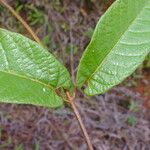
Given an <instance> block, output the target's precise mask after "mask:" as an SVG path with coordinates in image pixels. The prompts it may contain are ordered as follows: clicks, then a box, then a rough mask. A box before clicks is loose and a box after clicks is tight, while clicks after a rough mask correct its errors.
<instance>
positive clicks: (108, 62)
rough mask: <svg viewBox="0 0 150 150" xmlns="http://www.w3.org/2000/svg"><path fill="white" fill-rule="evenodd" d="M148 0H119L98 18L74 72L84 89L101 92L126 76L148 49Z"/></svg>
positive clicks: (95, 92) (149, 21) (149, 24)
mask: <svg viewBox="0 0 150 150" xmlns="http://www.w3.org/2000/svg"><path fill="white" fill-rule="evenodd" d="M149 10H150V1H147V0H138V1H137V0H118V1H116V2H114V4H113V5H112V6H111V7H110V8H109V9H108V11H107V12H106V13H105V15H104V16H102V17H101V19H100V21H99V22H98V24H97V26H96V29H95V32H94V34H93V37H92V40H91V42H90V44H89V45H88V47H87V48H86V50H85V52H84V54H83V56H82V58H81V61H80V64H79V67H78V72H77V86H78V87H81V86H83V84H85V83H86V84H87V88H86V89H85V93H86V94H87V95H96V94H100V93H104V92H105V91H107V90H108V89H110V88H111V87H113V86H115V85H116V84H119V83H120V82H121V81H122V80H123V79H125V78H126V77H127V76H129V75H130V74H131V73H132V72H133V71H134V70H135V69H136V68H137V67H138V66H139V65H140V64H141V63H142V62H143V60H144V59H145V56H146V55H147V54H148V53H149V51H150V40H149V39H150V17H149V16H150V11H149Z"/></svg>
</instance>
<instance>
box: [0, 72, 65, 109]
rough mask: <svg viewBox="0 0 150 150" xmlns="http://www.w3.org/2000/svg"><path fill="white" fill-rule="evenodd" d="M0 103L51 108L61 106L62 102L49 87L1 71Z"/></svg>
mask: <svg viewBox="0 0 150 150" xmlns="http://www.w3.org/2000/svg"><path fill="white" fill-rule="evenodd" d="M45 101H46V102H45ZM0 102H4V103H17V104H32V105H38V106H46V107H51V108H56V107H60V106H62V105H63V101H62V100H61V98H60V97H58V96H57V94H56V93H55V91H54V90H53V89H52V88H51V87H48V86H46V85H44V84H42V83H40V82H36V83H35V81H33V80H31V79H28V78H26V77H23V76H18V75H14V74H12V73H8V72H2V71H0Z"/></svg>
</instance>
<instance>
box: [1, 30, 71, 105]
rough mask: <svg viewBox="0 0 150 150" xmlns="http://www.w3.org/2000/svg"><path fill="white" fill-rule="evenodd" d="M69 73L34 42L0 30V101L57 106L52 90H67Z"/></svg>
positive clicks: (57, 97)
mask: <svg viewBox="0 0 150 150" xmlns="http://www.w3.org/2000/svg"><path fill="white" fill-rule="evenodd" d="M70 86H71V81H70V75H69V73H68V71H67V70H66V68H65V67H64V66H63V65H62V64H61V63H59V62H58V61H57V60H56V58H55V57H54V56H53V55H52V54H50V53H49V52H48V51H46V50H45V49H43V48H42V47H40V46H39V45H38V44H37V43H36V42H33V41H31V40H30V39H28V38H26V37H24V36H22V35H20V34H18V33H13V32H10V31H7V30H4V29H0V102H7V103H18V104H33V105H40V106H48V107H58V106H61V105H62V104H63V101H62V100H61V98H60V97H59V96H57V94H56V93H55V90H56V89H58V88H65V89H69V88H70Z"/></svg>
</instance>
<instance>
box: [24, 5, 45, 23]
mask: <svg viewBox="0 0 150 150" xmlns="http://www.w3.org/2000/svg"><path fill="white" fill-rule="evenodd" d="M26 7H27V8H28V9H29V14H28V20H29V22H30V24H31V25H36V24H38V25H42V24H43V23H44V13H43V12H42V11H41V10H40V9H38V8H36V7H34V6H33V5H27V6H26Z"/></svg>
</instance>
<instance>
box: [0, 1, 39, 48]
mask: <svg viewBox="0 0 150 150" xmlns="http://www.w3.org/2000/svg"><path fill="white" fill-rule="evenodd" d="M0 2H1V3H2V5H3V6H4V7H6V8H7V9H8V10H9V11H10V12H11V13H12V14H13V15H14V16H15V17H16V18H17V19H18V20H19V21H20V22H21V23H22V25H23V26H24V27H25V28H26V30H27V31H28V32H29V33H30V34H31V35H32V37H33V38H34V40H35V41H36V42H38V43H39V44H40V45H42V43H41V41H40V39H39V38H38V36H37V35H36V34H35V33H34V32H33V30H32V29H31V27H30V26H29V25H28V24H27V23H26V22H25V21H24V20H23V19H22V17H21V16H20V15H18V14H17V13H16V11H15V10H14V9H13V8H12V7H11V6H10V5H9V4H8V3H7V2H6V1H5V0H0Z"/></svg>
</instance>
